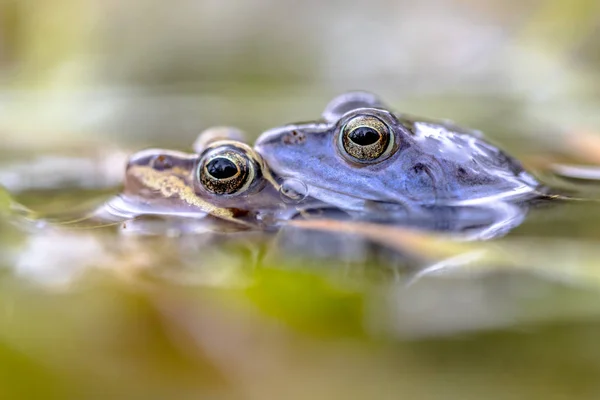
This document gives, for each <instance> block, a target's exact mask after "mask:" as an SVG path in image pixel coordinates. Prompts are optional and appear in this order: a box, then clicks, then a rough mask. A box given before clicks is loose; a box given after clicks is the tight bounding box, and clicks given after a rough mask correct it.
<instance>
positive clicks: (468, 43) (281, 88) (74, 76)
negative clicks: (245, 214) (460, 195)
mask: <svg viewBox="0 0 600 400" xmlns="http://www.w3.org/2000/svg"><path fill="white" fill-rule="evenodd" d="M599 35H600V2H598V1H597V0H569V1H566V0H519V1H515V0H423V1H409V0H397V1H392V0H371V1H368V2H367V1H365V2H358V1H341V0H333V1H320V0H304V1H291V0H244V1H230V0H171V1H163V0H145V1H144V0H127V1H123V0H0V184H1V185H2V186H4V188H5V189H6V191H4V190H2V191H0V267H2V268H1V269H0V398H1V399H5V398H6V399H26V398H31V399H37V398H44V399H54V398H55V399H71V398H72V399H95V398H98V399H106V398H123V399H138V398H140V399H141V398H144V399H163V398H177V399H197V398H210V399H261V400H263V399H307V398H314V399H321V398H322V399H332V398H346V399H366V398H368V399H396V398H399V397H403V398H412V399H418V400H421V399H460V400H468V399H482V398H486V399H494V400H495V399H538V398H540V399H541V398H543V399H550V400H554V399H598V398H600V384H599V383H598V382H600V379H599V377H600V347H598V337H600V324H599V321H600V319H599V317H600V306H599V305H600V291H599V290H598V287H599V284H600V274H599V273H598V271H599V270H600V269H599V268H598V265H600V263H599V262H598V260H600V245H599V244H598V238H599V237H600V232H599V231H598V229H597V227H598V226H600V212H599V210H598V207H597V205H596V204H595V203H589V204H588V203H586V204H583V203H573V204H570V205H564V207H562V208H557V209H555V210H554V211H548V210H541V211H540V212H538V213H536V214H535V215H534V217H531V218H528V220H527V221H526V222H525V223H524V224H523V225H522V226H520V227H519V228H517V229H516V230H515V232H511V234H510V235H508V237H506V238H502V239H499V240H497V241H493V242H491V243H488V244H482V243H471V244H465V243H455V242H453V241H451V240H450V241H439V240H438V238H435V237H429V236H424V237H411V236H407V237H405V238H404V241H401V243H400V244H401V246H400V247H401V248H400V249H399V250H400V251H399V253H400V255H398V254H396V256H395V257H396V258H393V257H392V260H393V262H392V263H390V262H389V260H388V262H383V259H385V257H383V256H381V255H379V258H378V257H373V255H372V254H367V252H366V250H365V247H362V245H361V244H359V243H358V242H357V241H356V240H355V239H356V238H354V239H353V238H352V237H345V236H342V242H343V243H346V244H348V243H349V244H350V248H349V249H347V250H346V251H345V252H341V253H340V254H337V255H335V254H333V255H332V254H329V255H326V256H327V257H329V258H327V257H326V258H325V259H324V258H318V257H317V258H316V259H313V258H311V257H310V254H309V253H307V254H305V255H304V256H302V257H298V255H297V254H296V255H294V256H290V255H289V254H286V253H285V252H279V253H278V252H277V248H275V252H274V253H275V254H274V255H273V254H271V253H272V251H273V247H272V245H271V244H269V242H264V241H263V240H259V239H257V238H254V237H245V236H244V237H238V236H227V237H226V238H216V239H215V238H213V237H210V236H198V237H196V236H190V237H176V236H173V235H171V236H169V235H162V236H160V235H159V236H149V237H147V236H141V235H136V234H135V227H134V226H133V224H132V225H131V226H129V227H128V229H129V230H130V231H131V230H133V234H131V235H127V234H122V233H117V232H116V231H115V230H114V229H110V228H109V229H95V230H92V229H79V230H77V229H73V230H69V229H63V230H61V229H56V230H54V229H44V226H43V225H40V224H35V223H31V221H25V220H23V219H20V218H19V217H22V216H23V214H24V210H23V209H21V208H19V207H18V206H16V203H15V202H13V200H16V201H18V202H19V203H23V204H25V205H26V206H27V207H30V208H32V209H34V210H41V211H45V212H48V213H50V214H52V213H54V214H56V213H60V212H64V211H65V210H68V211H70V212H75V213H77V212H78V211H79V210H85V209H89V207H91V206H92V205H94V204H99V202H101V201H103V200H105V199H106V198H108V197H109V196H112V195H114V194H115V193H118V190H119V187H118V185H119V183H120V179H121V178H122V172H123V157H122V156H123V155H124V154H127V153H128V152H130V151H135V150H138V149H140V148H143V147H158V146H164V147H167V148H174V149H189V148H190V146H191V144H192V142H193V140H194V139H195V137H196V135H197V134H198V133H199V132H200V131H202V130H203V129H206V128H208V127H210V126H214V125H234V126H237V127H239V128H241V129H243V130H245V131H246V132H247V133H248V137H249V139H250V140H253V139H254V138H255V137H256V136H257V135H259V134H260V132H261V131H263V130H265V129H268V128H271V127H274V126H277V125H280V124H283V123H288V122H293V121H299V120H311V119H316V118H318V117H319V115H320V112H321V110H322V108H323V107H324V105H325V104H326V103H327V101H328V100H329V99H331V97H333V96H334V95H337V94H339V93H341V92H344V91H346V90H353V89H363V90H369V91H373V92H375V93H378V94H379V95H380V96H381V97H382V98H383V99H384V100H385V101H386V102H388V103H389V104H391V105H392V106H393V107H394V108H395V109H397V110H399V111H402V112H406V113H412V114H417V115H423V116H426V117H430V118H448V119H453V120H455V121H457V122H458V123H461V124H464V125H467V126H471V127H473V128H477V129H481V130H483V131H484V132H485V133H486V134H488V135H489V136H490V137H491V138H493V139H494V140H495V141H496V142H498V143H499V144H501V145H502V147H504V148H506V149H508V150H509V151H511V152H512V153H513V154H515V155H516V156H517V157H518V158H519V159H521V160H523V161H524V162H525V163H526V165H528V166H531V167H540V166H546V165H548V164H549V163H550V162H553V161H556V160H560V161H569V162H573V161H577V162H578V163H587V164H590V163H591V164H599V163H600V144H599V142H598V137H599V136H598V134H597V132H598V131H599V129H600V113H599V112H598V110H599V109H600V108H599V106H600V40H598V38H599V37H600V36H599ZM121 152H122V153H121ZM73 155H75V156H76V157H78V158H73ZM67 156H69V157H71V158H69V159H68V160H67V162H66V163H65V162H63V161H64V160H65V159H64V158H61V157H67ZM40 160H41V161H40ZM88 161H89V162H88ZM98 165H100V167H99V168H98ZM65 177H66V178H65ZM69 179H72V182H71V181H69ZM73 182H75V183H77V184H81V183H82V182H85V183H87V184H89V185H88V186H89V187H87V188H86V190H87V191H84V190H80V191H77V190H75V191H73V190H66V189H64V188H63V187H62V186H61V185H63V184H65V183H67V184H68V183H73ZM84 186H85V185H84ZM593 186H594V185H593V184H592V185H589V186H587V189H589V190H591V187H593ZM0 188H1V187H0ZM57 188H58V189H57ZM88 189H89V190H88ZM595 190H596V194H597V193H598V190H597V185H596V189H595ZM90 192H91V193H90ZM15 217H17V218H16V221H17V222H16V223H15ZM596 220H598V221H596ZM318 242H319V240H318V238H317V240H314V241H313V242H310V241H309V243H318ZM315 246H316V244H315ZM320 250H323V249H320ZM326 250H330V251H332V250H331V249H326ZM363 250H365V252H364V253H363ZM397 250H398V249H397ZM481 252H484V254H487V256H486V258H484V259H482V261H481V263H480V264H476V265H475V266H474V267H477V266H483V267H484V268H483V270H476V271H475V272H473V271H470V270H469V271H470V272H469V271H467V273H466V274H464V275H460V274H459V276H453V277H451V278H448V279H447V278H443V277H442V278H439V277H437V278H436V277H431V278H427V277H425V278H422V279H421V280H418V284H415V285H408V286H407V285H406V284H405V283H406V281H405V280H403V276H402V275H403V273H404V272H406V271H405V270H404V269H403V266H405V265H407V264H411V263H412V262H413V260H414V259H417V260H421V261H422V260H426V261H427V262H429V263H432V264H433V263H434V262H435V261H440V260H442V261H443V260H446V259H450V260H452V259H454V260H457V259H459V258H460V257H464V256H465V254H467V255H472V254H480V253H481ZM388 253H389V251H388ZM265 254H267V255H269V254H271V255H270V256H268V257H265ZM387 255H389V254H387ZM457 257H458V258H457ZM257 259H261V260H263V261H260V262H258V263H257V261H256V260H257ZM460 259H461V260H464V258H460ZM390 265H391V266H390ZM475 269H476V268H475ZM490 271H491V272H490ZM483 272H488V273H483Z"/></svg>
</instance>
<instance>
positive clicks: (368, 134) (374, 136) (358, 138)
mask: <svg viewBox="0 0 600 400" xmlns="http://www.w3.org/2000/svg"><path fill="white" fill-rule="evenodd" d="M393 147H394V135H393V134H392V132H391V129H390V128H389V127H388V125H387V124H386V123H385V122H383V121H382V120H381V119H379V118H377V117H375V116H371V115H357V116H355V117H353V118H351V119H350V120H348V121H347V122H346V123H345V124H344V125H343V126H342V129H341V130H340V132H339V136H338V149H339V151H340V152H341V153H342V155H344V156H345V157H346V158H348V159H350V161H355V162H359V163H372V162H379V161H381V160H383V159H384V158H385V157H386V156H387V155H389V154H390V152H391V149H392V148H393Z"/></svg>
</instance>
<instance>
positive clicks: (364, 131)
mask: <svg viewBox="0 0 600 400" xmlns="http://www.w3.org/2000/svg"><path fill="white" fill-rule="evenodd" d="M380 136H381V135H379V132H377V131H376V130H375V129H373V128H369V127H366V126H359V127H358V128H356V129H354V130H353V131H352V132H350V134H349V135H348V137H349V138H350V140H352V141H353V142H354V143H356V144H358V145H360V146H368V145H370V144H373V143H376V142H377V141H378V140H379V139H380Z"/></svg>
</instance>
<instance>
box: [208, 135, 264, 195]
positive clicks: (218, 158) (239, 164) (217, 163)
mask: <svg viewBox="0 0 600 400" xmlns="http://www.w3.org/2000/svg"><path fill="white" fill-rule="evenodd" d="M258 170H259V168H258V167H257V165H256V163H255V162H254V161H253V160H252V159H251V158H250V157H249V156H248V154H246V153H245V152H244V151H241V150H240V149H236V148H235V147H233V146H222V147H217V148H215V149H212V150H211V151H209V152H208V153H207V154H205V155H204V156H203V157H202V158H201V160H200V164H199V166H198V181H199V182H200V184H201V185H202V187H203V188H204V189H205V190H206V191H208V192H210V193H212V194H215V195H226V196H227V195H235V194H240V193H243V192H245V191H246V190H247V189H248V188H249V187H250V185H251V184H252V182H253V181H254V180H255V178H256V177H257V171H258Z"/></svg>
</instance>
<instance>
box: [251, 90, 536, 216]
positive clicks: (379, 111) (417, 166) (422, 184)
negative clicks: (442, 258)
mask: <svg viewBox="0 0 600 400" xmlns="http://www.w3.org/2000/svg"><path fill="white" fill-rule="evenodd" d="M255 149H256V151H257V153H259V154H260V155H262V157H263V158H264V159H265V160H266V162H267V164H268V165H269V167H270V168H271V170H272V171H273V172H274V173H276V174H278V175H280V176H281V177H283V178H294V179H298V180H300V181H302V182H304V183H305V184H306V185H307V186H308V190H309V195H310V196H313V197H315V198H317V199H319V200H322V201H324V202H327V203H330V204H332V205H334V206H337V207H340V208H343V209H346V210H354V211H361V212H368V211H374V213H377V212H379V211H382V210H391V209H394V208H399V209H403V210H408V211H418V210H422V209H423V207H424V206H425V207H431V206H453V205H469V204H480V203H481V202H490V200H494V199H505V198H515V197H521V196H527V195H531V194H533V193H535V192H536V190H538V188H539V187H540V185H539V183H538V182H537V181H536V180H535V179H534V177H533V176H532V175H530V174H529V173H528V172H526V171H525V170H524V169H523V167H522V166H521V164H520V163H519V162H518V161H517V160H516V159H514V158H513V157H511V156H509V155H507V154H506V153H504V152H503V151H502V150H500V149H499V148H497V147H495V146H494V145H492V144H490V143H489V142H487V141H486V140H485V139H484V138H483V137H482V136H481V134H479V133H478V132H474V131H470V130H467V129H464V128H460V127H458V126H456V125H453V124H451V123H446V122H439V121H437V122H436V121H431V120H426V119H423V118H412V117H408V116H405V115H402V114H397V113H393V112H392V111H390V110H389V108H388V107H387V106H386V105H385V104H383V102H382V101H381V100H380V99H379V98H378V97H377V96H375V95H374V94H371V93H368V92H350V93H346V94H343V95H341V96H338V97H336V98H334V99H333V100H332V101H331V102H330V103H329V104H328V105H327V107H326V108H325V110H324V111H323V114H322V120H320V121H316V122H309V123H298V124H290V125H285V126H282V127H279V128H274V129H271V130H269V131H266V132H265V133H263V134H262V135H261V136H260V137H259V138H258V140H257V141H256V144H255ZM371 214H373V213H371Z"/></svg>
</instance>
